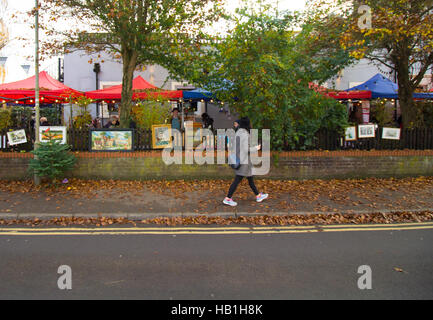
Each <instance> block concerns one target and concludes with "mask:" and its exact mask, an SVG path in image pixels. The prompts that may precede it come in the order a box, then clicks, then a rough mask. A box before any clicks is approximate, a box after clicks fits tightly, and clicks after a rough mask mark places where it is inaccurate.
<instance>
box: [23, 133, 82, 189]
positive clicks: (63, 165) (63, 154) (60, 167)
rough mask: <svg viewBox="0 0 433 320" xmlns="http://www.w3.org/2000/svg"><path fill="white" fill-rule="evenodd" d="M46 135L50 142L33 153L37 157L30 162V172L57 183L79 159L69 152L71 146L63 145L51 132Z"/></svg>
mask: <svg viewBox="0 0 433 320" xmlns="http://www.w3.org/2000/svg"><path fill="white" fill-rule="evenodd" d="M44 134H45V136H47V137H48V142H43V143H40V144H39V148H38V149H37V150H36V151H32V153H33V155H34V156H35V157H34V159H31V160H30V164H29V171H30V172H31V173H32V174H36V175H38V176H39V177H41V178H48V179H50V180H51V181H52V182H56V181H57V180H59V179H61V178H63V177H64V174H65V173H66V172H67V171H70V170H71V169H72V168H73V167H74V165H75V163H76V161H77V159H76V157H75V156H74V155H73V154H71V153H70V152H69V151H70V150H71V148H70V146H69V145H66V144H61V143H60V141H58V140H56V139H54V135H53V134H52V133H50V132H45V133H44Z"/></svg>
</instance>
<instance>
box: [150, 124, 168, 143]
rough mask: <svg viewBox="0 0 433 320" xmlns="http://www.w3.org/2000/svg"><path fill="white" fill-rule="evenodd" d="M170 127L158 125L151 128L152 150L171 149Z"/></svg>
mask: <svg viewBox="0 0 433 320" xmlns="http://www.w3.org/2000/svg"><path fill="white" fill-rule="evenodd" d="M171 146H172V139H171V125H167V124H159V125H153V126H152V147H153V149H164V148H171Z"/></svg>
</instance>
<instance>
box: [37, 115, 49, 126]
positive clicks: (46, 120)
mask: <svg viewBox="0 0 433 320" xmlns="http://www.w3.org/2000/svg"><path fill="white" fill-rule="evenodd" d="M39 124H40V126H41V127H48V126H49V125H50V124H49V123H48V119H47V118H45V117H41V119H40V120H39Z"/></svg>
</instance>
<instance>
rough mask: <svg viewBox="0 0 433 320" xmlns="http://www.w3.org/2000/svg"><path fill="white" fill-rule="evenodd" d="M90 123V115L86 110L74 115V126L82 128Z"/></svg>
mask: <svg viewBox="0 0 433 320" xmlns="http://www.w3.org/2000/svg"><path fill="white" fill-rule="evenodd" d="M91 123H92V116H91V114H90V113H89V112H88V111H85V112H84V113H83V114H80V115H78V116H76V117H74V128H75V129H83V128H87V127H88V126H89V125H90V124H91Z"/></svg>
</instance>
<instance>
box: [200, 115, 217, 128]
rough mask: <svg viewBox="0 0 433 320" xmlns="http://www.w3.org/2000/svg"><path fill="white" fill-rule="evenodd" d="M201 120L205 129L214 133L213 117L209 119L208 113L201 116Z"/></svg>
mask: <svg viewBox="0 0 433 320" xmlns="http://www.w3.org/2000/svg"><path fill="white" fill-rule="evenodd" d="M201 120H202V122H203V128H205V129H209V130H211V131H213V123H214V120H213V119H212V118H211V117H209V115H208V114H207V113H203V114H202V115H201Z"/></svg>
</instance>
